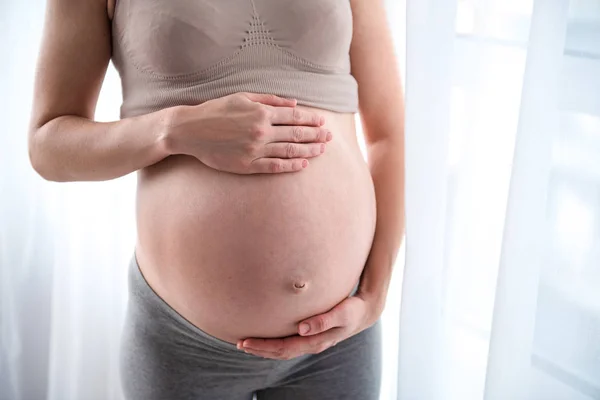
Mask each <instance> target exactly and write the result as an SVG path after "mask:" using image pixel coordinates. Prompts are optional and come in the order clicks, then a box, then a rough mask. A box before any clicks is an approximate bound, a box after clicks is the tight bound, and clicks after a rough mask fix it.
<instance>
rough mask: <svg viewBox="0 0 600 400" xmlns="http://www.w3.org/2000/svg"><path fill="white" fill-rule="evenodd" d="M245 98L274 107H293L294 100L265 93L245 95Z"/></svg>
mask: <svg viewBox="0 0 600 400" xmlns="http://www.w3.org/2000/svg"><path fill="white" fill-rule="evenodd" d="M246 97H248V98H249V99H250V100H252V101H255V102H257V103H262V104H266V105H268V106H274V107H295V106H296V99H286V98H283V97H279V96H275V95H274V94H265V93H246Z"/></svg>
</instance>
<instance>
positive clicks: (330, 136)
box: [325, 131, 333, 142]
mask: <svg viewBox="0 0 600 400" xmlns="http://www.w3.org/2000/svg"><path fill="white" fill-rule="evenodd" d="M325 139H326V140H327V141H328V142H329V141H330V140H331V139H333V135H332V134H331V132H330V131H327V137H326V138H325Z"/></svg>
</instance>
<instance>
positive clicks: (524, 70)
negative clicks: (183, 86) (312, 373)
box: [0, 0, 600, 400]
mask: <svg viewBox="0 0 600 400" xmlns="http://www.w3.org/2000/svg"><path fill="white" fill-rule="evenodd" d="M387 5H388V10H389V17H390V18H389V19H390V24H391V26H392V30H393V33H394V37H395V39H396V44H397V53H398V57H399V63H400V65H401V66H402V67H401V69H402V72H403V73H404V71H406V79H405V80H404V79H403V81H405V83H406V96H407V124H406V135H407V139H406V145H407V148H406V156H407V241H406V266H405V268H404V270H403V269H402V267H403V265H404V259H403V257H400V259H399V260H398V263H397V267H396V271H395V275H394V279H393V282H392V285H391V288H390V294H389V298H388V303H387V307H386V310H385V311H384V316H383V323H384V346H385V351H384V375H383V385H382V393H381V399H382V400H392V399H402V400H405V399H410V400H413V399H415V400H430V399H431V400H438V399H444V400H447V399H457V400H458V399H460V400H470V399H477V400H483V399H486V400H488V399H502V400H508V399H510V400H513V399H515V400H518V399H527V400H530V399H531V400H538V399H539V400H553V399H558V400H562V399H565V400H566V399H568V400H571V399H574V400H578V399H582V400H583V399H596V398H600V372H599V371H600V2H599V1H598V0H587V1H586V0H571V1H568V0H536V1H535V4H534V3H533V1H532V0H510V1H509V0H479V1H478V0H464V1H463V0H460V1H447V0H408V1H407V4H405V2H404V1H403V0H387ZM0 7H1V11H2V12H0V24H1V26H2V27H3V28H4V29H3V36H2V37H1V39H0V43H1V44H0V46H1V47H0V51H1V53H0V54H3V55H5V57H3V61H2V62H1V63H0V73H1V75H0V76H1V77H2V78H0V82H2V86H1V87H0V89H1V91H0V93H1V94H2V95H1V96H0V121H2V124H3V128H4V129H3V131H2V132H1V133H0V321H1V325H0V399H2V400H4V399H10V400H13V399H14V400H37V399H52V400H81V399H86V400H88V399H89V400H94V399H98V400H106V399H111V400H119V399H121V394H120V391H119V386H118V379H117V374H116V365H117V363H116V358H117V349H118V343H119V332H120V328H121V323H122V318H123V315H124V309H125V304H126V301H127V293H126V265H127V262H128V261H129V257H130V256H131V252H132V251H133V245H134V240H135V227H134V218H133V211H134V190H135V186H134V185H135V178H134V176H133V174H132V175H130V176H127V177H124V178H122V179H118V180H115V181H111V182H102V183H60V184H58V183H51V182H45V181H43V180H42V179H41V178H39V177H37V176H36V175H35V173H34V172H33V171H32V169H31V167H30V166H29V163H28V159H27V150H26V128H27V119H28V115H29V110H30V102H31V96H32V80H31V78H32V76H33V74H34V62H35V58H36V53H37V49H38V44H39V39H40V37H41V28H42V23H43V13H44V1H43V0H26V1H19V2H2V4H1V6H0ZM405 20H406V25H405ZM405 29H406V31H405ZM405 46H406V47H405ZM405 52H406V53H405ZM405 54H406V67H405V63H404V60H405ZM120 100H121V98H120V85H119V81H118V76H117V75H116V73H115V71H114V69H112V68H110V69H109V72H108V75H107V78H106V80H105V84H104V86H103V91H102V93H101V96H100V102H99V105H98V110H97V115H96V117H97V119H98V120H114V119H116V118H117V116H118V106H119V104H120ZM400 289H402V290H400ZM400 298H402V304H401V305H400ZM400 309H401V312H400ZM398 338H399V339H400V340H398Z"/></svg>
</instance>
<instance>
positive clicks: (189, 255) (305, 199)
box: [136, 112, 376, 343]
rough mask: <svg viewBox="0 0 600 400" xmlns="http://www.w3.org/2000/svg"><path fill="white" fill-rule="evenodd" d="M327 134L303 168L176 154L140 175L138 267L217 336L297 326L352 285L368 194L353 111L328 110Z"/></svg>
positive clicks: (369, 220) (362, 254) (370, 220)
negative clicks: (264, 169)
mask: <svg viewBox="0 0 600 400" xmlns="http://www.w3.org/2000/svg"><path fill="white" fill-rule="evenodd" d="M322 113H323V114H325V116H326V118H327V124H326V125H327V126H328V127H329V129H330V130H331V131H332V132H333V133H334V140H333V141H332V142H330V143H329V144H328V147H327V150H326V152H325V153H324V154H323V155H321V156H320V157H317V158H314V159H311V160H310V165H309V167H308V168H306V169H305V170H303V171H300V172H297V173H288V174H277V175H271V174H254V175H236V174H230V173H226V172H221V171H217V170H214V169H211V168H209V167H206V166H205V165H204V164H202V163H201V162H199V161H198V160H196V159H194V158H192V157H188V156H172V157H168V158H166V159H165V160H163V161H161V162H160V163H158V164H155V165H153V166H151V167H148V168H146V169H145V170H143V171H140V174H139V175H138V197H137V200H138V201H137V214H138V215H137V218H138V242H137V245H136V256H137V259H138V263H139V265H140V269H141V270H142V272H143V274H144V276H145V278H146V280H147V281H148V283H149V284H150V286H152V287H153V289H154V290H155V291H156V292H157V293H158V295H159V296H161V297H162V298H163V299H164V300H165V301H166V302H167V303H168V304H169V305H170V306H171V307H173V308H174V309H175V310H176V311H178V312H179V313H180V314H182V315H183V316H184V317H185V318H186V319H188V320H189V321H190V322H191V323H193V324H194V325H196V326H197V327H199V328H200V329H202V330H204V331H205V332H207V333H209V334H211V335H213V336H216V337H218V338H219V339H222V340H225V341H228V342H231V343H235V342H236V341H237V340H238V339H241V338H246V337H282V336H288V335H291V334H295V333H296V332H297V323H298V322H299V321H301V320H302V319H304V318H307V317H310V316H313V315H316V314H319V313H323V312H326V311H327V310H329V309H331V308H332V307H333V306H335V305H336V304H338V303H339V302H340V301H342V300H343V299H344V298H345V297H347V296H348V295H349V294H350V293H351V291H352V289H353V288H354V286H355V285H356V284H357V282H358V279H359V278H360V274H361V272H362V270H363V267H364V264H365V261H366V259H367V256H368V254H369V251H370V248H371V243H372V239H373V234H374V229H375V212H376V211H375V196H374V190H373V183H372V180H371V176H370V174H369V170H368V168H367V164H366V163H365V161H364V159H363V158H362V155H361V153H360V150H359V148H358V145H357V142H356V137H355V130H354V121H353V116H352V115H343V114H329V113H325V112H322Z"/></svg>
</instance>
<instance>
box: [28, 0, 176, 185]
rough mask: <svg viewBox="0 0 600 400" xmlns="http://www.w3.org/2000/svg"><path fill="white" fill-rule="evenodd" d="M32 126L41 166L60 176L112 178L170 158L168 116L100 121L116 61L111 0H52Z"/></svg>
mask: <svg viewBox="0 0 600 400" xmlns="http://www.w3.org/2000/svg"><path fill="white" fill-rule="evenodd" d="M47 4H48V5H47V9H46V21H45V26H44V35H43V40H42V45H41V48H40V54H39V58H38V64H37V72H36V77H35V85H34V102H33V107H32V114H31V121H30V130H29V137H28V139H29V140H28V141H29V157H30V161H31V164H32V166H33V168H34V169H35V170H36V171H37V172H38V173H39V174H40V175H41V176H42V177H44V178H45V179H48V180H54V181H86V180H87V181H92V180H108V179H112V178H117V177H119V176H123V175H126V174H128V173H130V172H133V171H135V170H138V169H140V168H143V167H145V166H148V165H151V164H154V163H156V162H158V161H160V160H161V159H163V158H164V157H166V156H167V155H168V151H167V149H166V146H165V140H164V139H165V132H166V127H167V125H168V113H167V112H166V110H165V111H160V112H156V113H152V114H147V115H144V116H141V117H136V118H130V119H123V120H121V121H117V122H108V123H100V122H94V121H93V117H94V112H95V108H96V102H97V100H98V95H99V92H100V87H101V86H102V81H103V79H104V75H105V73H106V68H107V66H108V62H109V60H110V53H111V42H110V37H111V36H110V21H109V18H108V12H107V5H106V0H49V1H48V3H47Z"/></svg>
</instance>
